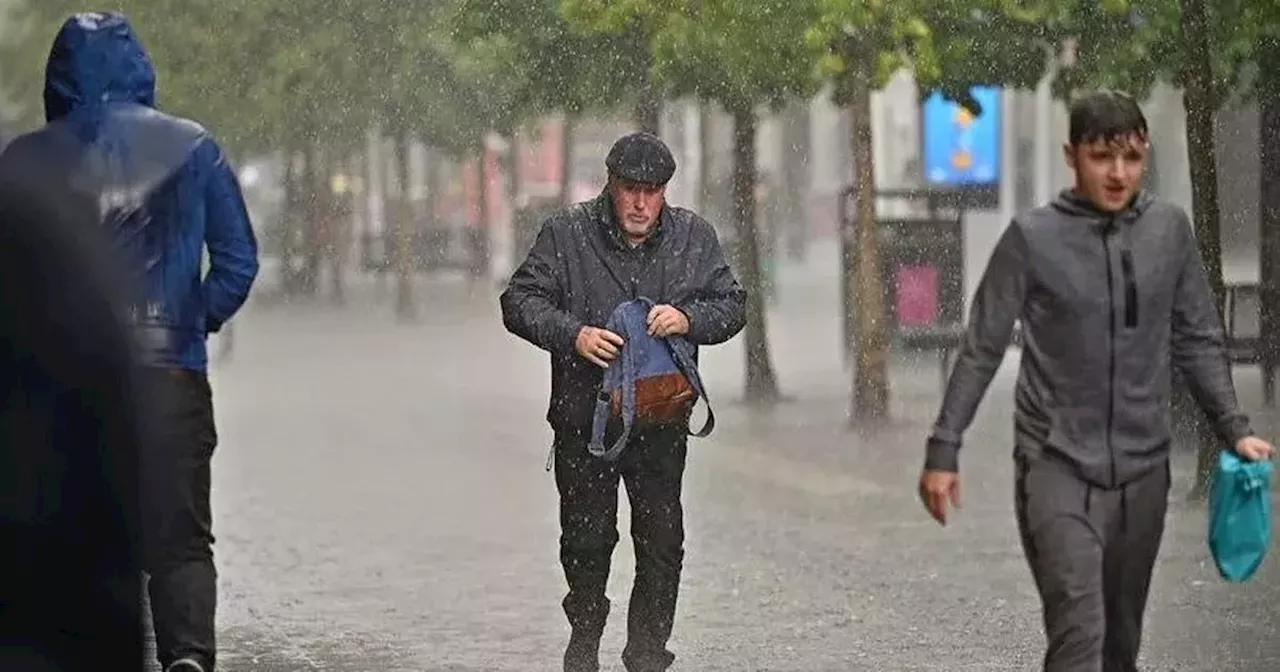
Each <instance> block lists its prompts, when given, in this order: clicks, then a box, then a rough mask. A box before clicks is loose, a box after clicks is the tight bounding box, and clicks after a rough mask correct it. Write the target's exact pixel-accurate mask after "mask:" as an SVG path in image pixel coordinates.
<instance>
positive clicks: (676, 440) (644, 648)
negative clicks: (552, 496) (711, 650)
mask: <svg viewBox="0 0 1280 672" xmlns="http://www.w3.org/2000/svg"><path fill="white" fill-rule="evenodd" d="M686 446H687V436H686V430H685V429H684V428H683V427H677V428H674V429H660V430H648V431H640V432H638V433H633V434H632V436H631V439H630V440H629V442H628V445H627V449H626V451H625V452H624V453H623V454H622V457H621V458H619V460H618V461H617V462H616V463H615V462H605V461H604V460H601V459H599V458H597V457H594V456H592V455H591V454H590V453H589V452H588V451H587V438H586V437H584V436H580V435H575V434H569V433H560V434H557V436H556V442H555V467H556V469H555V473H556V486H557V489H558V490H559V492H560V530H561V534H560V562H561V564H562V565H563V567H564V575H565V579H566V580H567V581H568V584H569V592H568V595H566V596H565V599H564V612H565V615H566V616H567V617H568V620H569V625H570V627H571V628H572V630H573V634H572V636H571V638H570V646H569V650H568V651H567V652H566V657H565V670H569V671H572V672H579V671H585V672H593V671H594V670H596V669H598V663H597V660H596V656H597V649H598V646H599V641H600V635H601V633H602V632H603V631H604V626H605V620H606V618H607V616H608V613H609V600H608V598H607V597H606V596H605V587H606V584H607V583H608V580H609V565H610V560H611V558H612V556H613V549H614V546H616V545H617V543H618V529H617V528H618V481H619V479H621V481H622V482H623V483H624V484H625V485H626V489H627V497H628V499H629V501H630V503H631V538H632V540H633V542H634V544H635V556H636V574H635V584H634V585H633V587H632V590H631V601H630V604H629V607H628V613H627V645H626V648H625V650H624V651H623V654H622V659H623V663H624V664H625V665H626V668H627V670H628V671H629V672H649V671H655V672H656V671H659V670H665V669H667V668H668V667H670V665H671V663H672V662H673V661H674V660H675V655H674V654H672V653H671V652H670V651H668V650H667V648H666V645H667V641H668V640H669V639H670V637H671V627H672V623H673V621H674V618H675V611H676V596H677V594H678V592H679V584H680V571H681V568H682V567H683V563H684V511H683V508H682V506H681V502H680V491H681V483H682V480H683V476H684V465H685V451H686Z"/></svg>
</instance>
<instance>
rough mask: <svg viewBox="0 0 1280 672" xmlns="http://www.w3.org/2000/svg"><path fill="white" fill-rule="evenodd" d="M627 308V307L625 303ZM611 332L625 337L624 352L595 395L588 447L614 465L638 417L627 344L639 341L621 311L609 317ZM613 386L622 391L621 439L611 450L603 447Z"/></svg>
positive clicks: (632, 353) (631, 357) (632, 354)
mask: <svg viewBox="0 0 1280 672" xmlns="http://www.w3.org/2000/svg"><path fill="white" fill-rule="evenodd" d="M642 300H643V301H644V302H645V304H646V306H652V304H653V302H652V301H649V300H648V299H642ZM623 305H626V304H623ZM608 329H609V330H610V331H612V332H614V333H618V332H619V331H621V332H623V333H620V334H618V335H620V336H622V338H623V346H622V352H621V353H620V357H619V359H618V361H615V362H614V363H613V364H612V365H611V366H609V368H607V369H605V373H604V383H603V384H602V385H601V387H600V392H599V394H598V395H597V396H596V408H595V415H594V417H592V422H591V441H590V442H589V443H588V444H587V450H588V451H589V452H590V453H591V454H592V455H594V456H596V457H599V458H601V459H603V460H606V461H609V462H613V461H615V460H617V459H618V458H619V457H620V456H621V455H622V451H623V450H625V449H626V447H627V440H628V439H629V438H631V426H632V424H633V423H634V422H635V416H636V360H635V351H634V350H632V349H631V348H628V347H627V345H626V344H627V343H631V342H632V338H633V337H635V338H638V337H639V336H637V335H636V334H634V333H632V331H631V329H632V327H631V322H630V321H629V320H627V319H626V314H625V313H624V312H623V311H621V310H616V311H614V314H613V315H612V316H610V319H609V324H608ZM612 384H616V385H617V386H619V388H620V389H621V391H622V433H621V434H620V435H618V439H617V440H616V441H614V442H613V446H611V447H610V448H609V449H608V450H605V447H604V432H605V428H606V427H608V424H609V416H610V408H609V406H610V403H609V402H610V398H609V391H608V390H609V388H610V387H612V386H613V385H612Z"/></svg>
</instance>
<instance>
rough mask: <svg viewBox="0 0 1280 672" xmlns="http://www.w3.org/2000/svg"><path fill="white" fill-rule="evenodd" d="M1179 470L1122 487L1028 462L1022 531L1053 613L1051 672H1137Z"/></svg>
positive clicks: (1023, 469) (1021, 480)
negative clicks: (1173, 482)
mask: <svg viewBox="0 0 1280 672" xmlns="http://www.w3.org/2000/svg"><path fill="white" fill-rule="evenodd" d="M1169 478H1170V474H1169V465H1168V462H1165V463H1164V464H1163V465H1161V466H1159V467H1157V468H1155V469H1153V470H1151V471H1150V472H1148V473H1147V474H1145V475H1143V476H1141V477H1139V478H1138V479H1136V480H1134V481H1130V482H1129V483H1128V484H1126V485H1124V486H1122V487H1120V488H1116V489H1114V490H1111V489H1104V488H1101V487H1099V486H1096V485H1091V484H1090V483H1088V482H1086V481H1083V480H1081V479H1079V478H1078V477H1076V476H1075V475H1073V474H1071V473H1070V472H1068V471H1066V470H1065V469H1064V468H1063V467H1061V466H1058V465H1055V464H1052V463H1047V462H1043V461H1040V460H1037V459H1035V458H1027V457H1023V456H1019V457H1018V462H1017V483H1016V487H1015V492H1016V497H1017V502H1016V509H1017V516H1018V531H1019V533H1020V534H1021V537H1022V548H1023V551H1024V552H1025V553H1026V556H1027V562H1028V564H1029V565H1030V566H1031V573H1032V576H1033V577H1034V578H1035V582H1036V587H1037V589H1038V590H1039V592H1040V601H1041V603H1042V606H1043V609H1044V628H1045V636H1046V638H1047V639H1048V651H1047V652H1046V653H1045V657H1044V670H1045V672H1136V671H1137V669H1138V668H1137V661H1138V648H1139V645H1140V643H1141V640H1142V616H1143V612H1144V611H1145V610H1146V606H1147V593H1148V590H1149V588H1150V586H1151V572H1152V568H1153V567H1154V566H1155V560H1156V554H1157V553H1158V552H1159V550H1160V541H1161V538H1162V537H1163V536H1164V519H1165V512H1166V510H1167V509H1168V503H1169Z"/></svg>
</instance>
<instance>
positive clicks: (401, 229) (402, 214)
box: [391, 133, 417, 320]
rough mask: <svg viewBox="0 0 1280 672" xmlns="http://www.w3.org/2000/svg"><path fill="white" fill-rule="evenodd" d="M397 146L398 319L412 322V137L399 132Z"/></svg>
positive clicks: (394, 251) (395, 260)
mask: <svg viewBox="0 0 1280 672" xmlns="http://www.w3.org/2000/svg"><path fill="white" fill-rule="evenodd" d="M395 146H396V150H395V152H396V172H397V173H399V174H398V175H397V176H396V177H397V178H398V179H397V180H396V184H397V185H399V189H397V190H396V191H397V193H396V199H395V203H396V215H395V218H394V222H395V224H394V228H393V229H392V233H393V238H392V240H393V248H392V255H391V263H392V266H393V267H394V268H395V274H396V304H395V305H396V317H397V318H399V319H401V320H411V319H413V318H414V317H416V312H417V311H416V310H415V304H414V302H413V275H414V273H413V265H414V264H413V230H414V226H413V203H412V201H411V199H410V193H411V192H410V188H409V174H410V172H409V134H408V133H399V134H397V135H396V139H395Z"/></svg>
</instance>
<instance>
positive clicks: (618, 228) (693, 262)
mask: <svg viewBox="0 0 1280 672" xmlns="http://www.w3.org/2000/svg"><path fill="white" fill-rule="evenodd" d="M605 167H606V168H607V169H608V183H607V184H606V185H605V188H604V190H603V192H602V193H601V194H600V195H599V196H598V197H596V198H595V199H593V200H591V201H587V202H585V203H579V204H576V205H574V206H572V207H570V208H568V209H566V210H563V211H561V212H558V213H556V214H554V215H552V216H551V217H550V218H549V219H548V220H547V221H546V222H544V223H543V225H542V228H541V230H540V231H539V233H538V236H537V239H536V240H535V242H534V244H533V247H532V248H531V249H530V250H529V254H528V257H527V258H526V259H525V260H524V262H523V263H522V264H520V266H519V267H518V268H517V269H516V271H515V273H514V274H513V275H512V277H511V281H510V284H509V285H508V287H507V289H506V291H505V292H503V294H502V298H501V305H502V317H503V323H504V324H505V325H506V328H507V330H508V331H510V332H511V333H513V334H515V335H516V336H519V337H520V338H522V339H524V340H526V341H528V342H530V343H532V344H534V345H536V346H538V347H539V348H542V349H543V350H546V351H547V352H548V353H549V354H550V356H551V400H550V407H549V408H548V410H547V422H548V423H550V425H551V427H552V430H553V431H554V434H555V438H554V441H553V445H552V461H553V463H554V465H555V479H556V487H557V489H558V491H559V494H560V530H561V534H560V561H561V564H562V565H563V567H564V574H565V579H566V580H567V581H568V584H569V591H568V594H567V595H566V596H565V598H564V602H563V606H564V611H565V615H566V616H567V617H568V621H569V625H570V628H571V634H570V637H569V644H568V646H567V647H566V649H565V654H564V670H565V671H566V672H595V671H596V670H599V669H600V664H599V646H600V636H601V634H602V633H603V631H604V626H605V620H606V618H607V616H608V613H609V605H610V603H609V600H608V598H607V597H606V595H605V587H606V584H607V583H608V577H609V565H610V559H611V557H612V555H613V549H614V546H615V545H616V544H617V543H618V531H617V526H618V523H617V515H618V482H619V480H621V481H622V482H624V483H625V484H626V490H627V496H628V498H629V501H630V503H631V511H632V514H631V536H632V540H633V542H634V544H635V555H636V573H635V584H634V586H633V588H632V592H631V599H630V602H629V604H628V610H627V611H628V613H627V644H626V647H625V649H624V650H623V652H622V660H623V663H624V664H625V666H626V669H627V670H628V672H656V671H659V670H665V669H667V668H668V667H670V665H671V663H672V662H673V661H674V659H675V655H674V654H672V653H671V652H670V651H669V650H668V649H667V641H668V639H669V638H670V636H671V628H672V622H673V619H674V616H675V609H676V595H677V593H678V589H679V583H680V571H681V568H682V565H683V560H684V522H683V510H682V506H681V501H680V491H681V481H682V478H683V475H684V465H685V451H686V442H687V438H688V434H687V429H688V428H687V426H684V425H680V426H666V427H654V428H644V429H642V430H640V431H633V432H632V433H631V434H629V438H628V439H627V443H626V448H625V450H624V451H623V452H622V454H621V457H619V458H618V459H617V460H616V461H610V460H606V459H603V458H601V457H597V456H596V455H595V454H593V453H592V452H590V451H589V450H588V443H589V441H590V439H591V430H592V424H593V413H594V409H595V406H596V397H597V395H598V394H600V390H601V384H602V380H603V375H604V371H605V369H606V368H608V367H609V365H610V364H611V363H612V362H613V361H614V360H615V359H616V358H617V357H618V355H619V353H620V351H621V349H622V348H623V347H624V343H623V339H622V337H621V336H619V335H618V334H615V333H612V332H610V331H607V330H605V329H604V328H603V327H604V326H605V325H606V324H607V323H608V320H609V318H610V315H611V314H612V313H613V311H614V309H615V308H616V307H617V306H619V305H620V304H622V303H625V302H627V301H630V300H632V299H636V298H639V297H646V298H649V299H652V300H653V302H654V303H655V306H654V307H653V309H652V310H651V311H650V312H649V314H648V317H647V323H648V330H649V334H650V335H652V336H656V337H659V338H664V337H680V338H682V339H684V340H685V341H687V342H689V343H691V344H693V345H695V346H697V345H712V344H718V343H723V342H724V341H727V340H729V339H730V338H732V337H733V336H734V335H736V334H737V333H738V332H739V331H740V330H741V329H742V327H743V325H744V324H745V322H746V307H745V306H746V293H745V291H744V290H743V289H742V287H741V285H739V284H738V281H737V279H736V278H735V277H734V276H733V272H732V271H731V270H730V269H729V264H728V263H727V262H726V260H725V257H724V253H723V252H722V250H721V248H720V243H719V241H718V240H717V239H716V234H715V231H714V229H712V227H711V225H710V224H709V223H707V221H706V220H704V219H703V218H701V217H699V216H698V215H697V214H695V213H693V212H692V211H690V210H686V209H684V208H678V207H674V206H672V205H669V204H667V203H666V185H667V182H668V181H670V180H671V176H672V175H673V174H674V173H675V169H676V164H675V159H674V158H673V157H672V155H671V151H670V150H669V149H667V146H666V145H665V144H663V142H662V140H660V139H658V138H657V137H655V136H653V135H650V134H647V133H634V134H631V135H627V136H624V137H622V138H621V139H619V140H618V141H617V142H616V143H615V144H614V146H613V148H612V149H611V150H610V151H609V155H608V157H607V158H606V159H605Z"/></svg>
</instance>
